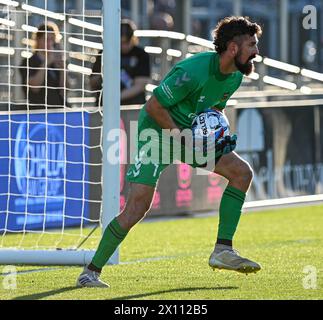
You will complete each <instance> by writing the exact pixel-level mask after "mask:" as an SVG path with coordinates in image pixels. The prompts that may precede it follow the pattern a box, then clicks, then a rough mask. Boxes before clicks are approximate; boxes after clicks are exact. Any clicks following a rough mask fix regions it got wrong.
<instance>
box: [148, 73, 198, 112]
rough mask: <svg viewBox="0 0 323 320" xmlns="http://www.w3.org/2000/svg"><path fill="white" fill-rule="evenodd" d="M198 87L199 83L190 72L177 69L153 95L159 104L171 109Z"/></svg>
mask: <svg viewBox="0 0 323 320" xmlns="http://www.w3.org/2000/svg"><path fill="white" fill-rule="evenodd" d="M197 85H198V83H197V81H196V80H195V79H194V78H193V76H192V74H191V73H190V72H188V71H186V70H184V69H182V68H175V69H174V70H172V71H171V72H170V74H169V75H168V76H166V78H165V79H164V81H163V82H162V83H161V84H160V86H159V87H157V88H156V89H155V90H154V92H153V93H154V96H155V97H156V99H157V100H158V102H159V103H160V104H161V105H162V106H163V107H165V108H167V109H169V108H171V107H173V106H175V105H176V104H177V103H178V102H180V101H182V100H184V99H185V98H186V97H187V96H188V95H189V94H190V93H192V92H193V91H194V90H195V89H196V88H197Z"/></svg>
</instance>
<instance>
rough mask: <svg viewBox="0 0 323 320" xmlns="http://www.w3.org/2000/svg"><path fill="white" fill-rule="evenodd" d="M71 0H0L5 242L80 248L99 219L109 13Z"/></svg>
mask: <svg viewBox="0 0 323 320" xmlns="http://www.w3.org/2000/svg"><path fill="white" fill-rule="evenodd" d="M69 2H70V1H67V0H64V1H59V2H56V1H55V3H56V4H57V3H59V5H57V7H53V3H54V1H23V2H16V1H7V0H1V1H0V75H1V77H0V109H1V110H0V128H1V130H0V248H8V247H14V248H23V249H27V248H28V249H29V248H33V249H34V248H37V249H38V248H75V247H77V246H79V245H80V244H81V243H82V242H83V240H85V239H86V238H87V236H88V234H89V232H90V231H91V230H92V228H93V227H94V226H96V225H98V224H99V222H100V213H101V186H102V184H101V182H102V179H101V158H102V149H101V140H102V137H101V122H102V121H101V120H102V110H101V108H99V107H97V106H96V105H97V102H96V100H97V99H98V97H99V96H100V94H101V89H100V86H99V85H98V86H97V87H95V88H94V87H91V78H92V79H94V82H98V81H99V79H100V77H101V70H100V68H99V70H96V72H92V68H93V65H94V63H95V61H96V59H97V58H98V57H99V55H100V54H101V52H102V51H101V50H102V31H103V28H102V14H101V11H88V10H87V8H86V3H85V0H83V1H78V2H77V4H78V6H77V10H76V9H75V7H73V8H69V7H70V4H69ZM35 3H36V4H38V6H36V5H35ZM49 3H51V6H50V7H49ZM53 23H54V24H53ZM57 28H58V29H57ZM95 76H98V77H97V78H95ZM98 237H99V231H97V233H95V234H94V236H93V235H92V236H91V238H90V240H89V241H87V242H86V243H85V244H84V247H90V248H92V249H93V248H94V246H95V245H96V243H97V240H98ZM17 239H18V240H17Z"/></svg>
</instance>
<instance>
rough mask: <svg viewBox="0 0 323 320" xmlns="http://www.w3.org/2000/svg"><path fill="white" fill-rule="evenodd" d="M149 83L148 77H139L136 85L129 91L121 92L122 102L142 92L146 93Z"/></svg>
mask: <svg viewBox="0 0 323 320" xmlns="http://www.w3.org/2000/svg"><path fill="white" fill-rule="evenodd" d="M148 83H149V78H148V77H137V78H135V80H134V85H133V86H132V87H131V88H129V89H124V90H122V91H121V102H122V101H124V100H128V99H131V98H133V97H135V96H137V95H138V94H140V93H141V92H144V91H145V87H146V85H147V84H148Z"/></svg>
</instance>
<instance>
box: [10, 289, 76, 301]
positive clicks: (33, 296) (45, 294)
mask: <svg viewBox="0 0 323 320" xmlns="http://www.w3.org/2000/svg"><path fill="white" fill-rule="evenodd" d="M77 289H79V288H77V287H75V286H73V287H66V288H61V289H57V290H51V291H47V292H41V293H36V294H30V295H27V296H20V297H16V298H13V299H12V300H39V299H43V298H47V297H50V296H54V295H56V294H60V293H64V292H67V291H73V290H77Z"/></svg>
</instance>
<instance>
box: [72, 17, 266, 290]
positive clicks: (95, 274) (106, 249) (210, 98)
mask: <svg viewBox="0 0 323 320" xmlns="http://www.w3.org/2000/svg"><path fill="white" fill-rule="evenodd" d="M261 34H262V30H261V27H260V26H259V25H258V24H256V23H253V22H251V21H250V20H249V19H248V18H244V17H227V18H225V19H223V20H221V21H220V22H219V23H218V25H217V27H216V29H215V30H214V45H215V50H216V51H215V52H203V53H199V54H196V55H194V56H192V57H190V58H188V59H185V60H183V61H181V62H179V63H178V64H176V65H175V66H174V67H173V69H172V70H171V71H170V72H169V73H168V74H167V75H166V77H165V79H164V80H163V81H162V83H161V84H160V86H159V87H157V88H156V89H155V90H154V92H153V96H152V97H151V98H150V100H149V101H148V102H147V103H146V104H145V105H144V106H143V108H142V110H141V112H140V116H139V121H138V137H139V135H140V133H141V132H142V131H143V130H145V129H152V130H155V131H156V132H157V134H158V135H157V136H158V137H160V138H162V137H163V135H164V133H163V132H164V130H165V129H168V130H171V132H172V138H173V139H174V141H175V142H174V143H176V141H177V142H178V143H179V144H181V145H182V147H183V148H184V149H191V150H193V149H194V146H195V144H194V143H193V144H190V143H189V142H188V141H189V139H185V142H184V143H183V139H182V135H181V133H182V132H183V130H185V129H190V130H191V126H192V117H194V116H196V115H198V114H200V113H203V112H205V111H206V110H210V109H214V110H219V111H222V110H224V108H225V106H226V103H227V101H228V100H229V98H230V97H231V96H232V94H233V93H234V92H235V91H236V90H237V89H238V88H239V86H240V84H241V82H242V78H243V75H249V74H250V73H252V72H253V70H254V65H253V61H252V60H253V59H254V58H255V57H256V55H257V54H259V51H258V47H257V44H258V38H259V37H260V36H261ZM174 133H175V134H174ZM193 137H194V133H193ZM236 140H237V137H236V135H232V136H226V137H225V138H224V139H220V140H219V142H216V143H215V144H216V145H215V151H214V152H213V153H212V157H211V160H210V158H208V163H210V162H211V163H212V169H210V170H212V171H213V172H215V173H216V174H219V175H221V176H223V177H225V178H226V179H227V180H228V185H227V188H226V189H225V191H224V193H223V196H222V199H221V204H220V213H219V226H218V234H217V240H216V244H215V248H214V251H213V252H212V253H211V256H210V258H209V266H210V267H212V268H213V269H215V268H217V269H227V270H234V271H238V272H242V273H251V272H257V271H259V270H260V269H261V267H260V265H259V264H258V263H256V262H253V261H251V260H249V259H246V258H244V257H242V256H240V255H239V253H238V252H237V251H236V250H234V249H233V247H232V239H233V237H234V234H235V232H236V229H237V226H238V223H239V219H240V215H241V209H242V206H243V204H244V201H245V198H246V193H247V192H248V190H249V187H250V184H251V181H252V177H253V172H252V169H251V167H250V165H249V164H248V163H247V162H246V161H244V160H243V159H242V158H240V157H239V156H238V155H237V154H236V153H235V152H234V149H235V147H236ZM152 141H153V140H152ZM152 141H150V145H151V143H152ZM146 144H147V141H145V142H144V141H140V140H139V141H138V154H136V157H135V163H134V164H132V165H131V166H130V167H129V170H128V173H127V180H128V181H129V182H130V191H129V195H128V200H127V203H126V206H125V208H124V210H123V211H122V212H121V213H120V215H119V216H118V217H116V218H115V219H114V220H112V221H111V223H110V224H109V225H108V227H107V228H106V230H105V232H104V234H103V237H102V239H101V242H100V244H99V247H98V249H97V251H96V253H95V255H94V257H93V259H92V261H91V263H90V264H89V265H87V266H85V268H84V270H83V272H82V273H81V274H80V276H79V278H78V280H77V286H80V287H109V285H108V284H106V283H104V282H103V281H102V280H100V274H101V270H102V268H103V267H104V266H105V265H106V263H107V261H108V260H109V258H110V257H111V256H112V254H113V253H114V251H115V250H116V249H117V247H118V246H119V245H120V243H121V242H122V241H123V239H124V238H125V237H126V236H127V234H128V232H129V231H130V229H131V228H132V227H133V226H134V225H135V224H136V223H138V222H139V221H140V220H142V219H143V218H144V216H145V214H146V213H147V212H148V211H149V208H150V206H151V203H152V199H153V196H154V192H155V189H156V185H157V182H158V179H159V176H160V174H161V173H162V171H163V170H164V169H165V168H166V167H167V166H168V165H169V164H170V163H165V162H163V161H161V160H160V158H158V159H153V160H150V161H147V159H148V158H149V152H148V151H147V150H148V148H147V146H146ZM160 146H161V144H160V143H159V141H157V140H156V148H161V147H160ZM163 152H164V150H163V151H162V150H160V153H159V154H163ZM169 156H170V159H171V161H172V160H174V158H176V157H175V155H174V154H173V153H172V152H170V155H169ZM179 160H181V161H184V162H186V163H188V164H190V165H191V166H193V167H201V164H200V163H197V162H196V161H195V160H193V162H188V161H186V159H183V158H180V159H179ZM202 167H203V166H202ZM143 245H144V244H143Z"/></svg>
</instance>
